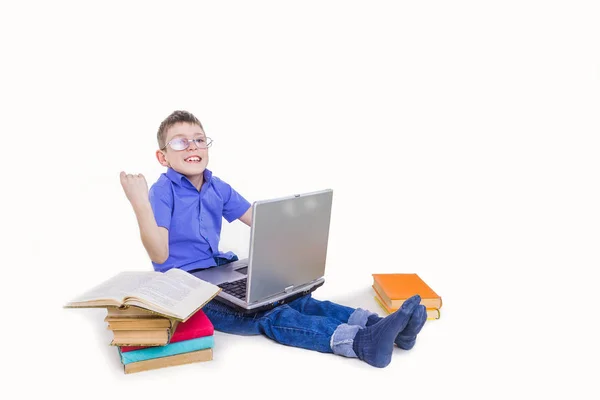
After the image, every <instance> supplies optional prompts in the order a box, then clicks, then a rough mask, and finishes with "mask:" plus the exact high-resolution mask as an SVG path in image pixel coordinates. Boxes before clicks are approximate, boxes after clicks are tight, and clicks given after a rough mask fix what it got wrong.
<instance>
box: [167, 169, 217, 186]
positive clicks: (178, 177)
mask: <svg viewBox="0 0 600 400" xmlns="http://www.w3.org/2000/svg"><path fill="white" fill-rule="evenodd" d="M203 175H204V182H205V183H209V182H210V180H211V179H212V171H210V170H209V169H205V170H204V174H203ZM167 178H169V179H170V180H171V182H173V183H176V184H178V185H179V186H181V185H182V184H183V180H184V179H185V180H186V181H187V182H188V183H189V184H190V185H191V184H192V183H191V182H190V180H189V179H188V178H186V176H185V175H183V174H180V173H179V172H177V171H175V170H174V169H173V168H169V169H167Z"/></svg>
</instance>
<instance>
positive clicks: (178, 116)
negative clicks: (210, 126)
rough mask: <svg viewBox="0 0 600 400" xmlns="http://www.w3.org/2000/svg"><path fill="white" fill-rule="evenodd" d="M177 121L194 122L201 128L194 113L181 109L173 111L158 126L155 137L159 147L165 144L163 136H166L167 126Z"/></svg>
mask: <svg viewBox="0 0 600 400" xmlns="http://www.w3.org/2000/svg"><path fill="white" fill-rule="evenodd" d="M179 122H187V123H188V124H196V125H198V126H200V128H202V124H201V123H200V121H199V120H198V118H196V117H195V116H194V114H192V113H190V112H187V111H182V110H177V111H173V112H172V113H171V115H169V116H168V117H167V118H165V120H164V121H163V122H161V123H160V126H159V127H158V133H157V134H156V139H157V140H158V148H159V149H162V148H163V147H165V144H166V143H165V136H166V134H167V131H168V130H169V128H170V127H172V126H173V125H175V124H177V123H179ZM202 130H204V128H202Z"/></svg>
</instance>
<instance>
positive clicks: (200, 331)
mask: <svg viewBox="0 0 600 400" xmlns="http://www.w3.org/2000/svg"><path fill="white" fill-rule="evenodd" d="M214 332H215V328H214V327H213V324H212V322H210V320H209V319H208V317H207V316H206V314H204V312H203V311H202V310H198V311H197V312H196V313H195V314H194V315H192V316H191V317H190V319H188V320H187V321H185V322H180V323H179V324H178V325H177V328H175V333H173V337H172V338H171V341H170V342H169V343H175V342H182V341H184V340H190V339H196V338H200V337H204V336H212V335H213V334H214ZM147 347H149V346H121V347H120V348H121V352H123V353H125V352H127V351H133V350H140V349H145V348H147Z"/></svg>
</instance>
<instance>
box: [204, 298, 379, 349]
mask: <svg viewBox="0 0 600 400" xmlns="http://www.w3.org/2000/svg"><path fill="white" fill-rule="evenodd" d="M202 310H203V311H204V312H205V313H206V315H207V316H208V318H209V319H210V320H211V322H212V323H213V325H214V327H215V329H216V330H218V331H222V332H226V333H233V334H237V335H260V334H262V335H265V336H267V337H268V338H271V339H273V340H274V341H276V342H278V343H281V344H285V345H288V346H294V347H301V348H303V349H308V350H316V351H320V352H322V353H336V354H340V355H345V356H347V357H356V354H354V351H353V350H352V342H353V339H354V336H355V335H356V332H357V331H358V329H359V328H360V327H364V326H365V324H366V321H367V318H368V317H369V315H371V314H372V313H370V312H369V311H367V310H363V309H360V308H359V309H354V308H351V307H346V306H343V305H340V304H336V303H333V302H330V301H319V300H316V299H313V298H312V296H311V295H310V294H307V295H305V296H302V297H300V298H298V299H296V300H294V301H292V302H290V303H288V304H283V305H280V306H277V307H275V308H273V309H271V310H267V311H261V312H257V313H254V314H242V313H240V312H238V311H236V310H235V309H233V308H232V307H229V306H227V305H225V304H223V303H220V302H218V301H217V300H212V301H211V302H209V303H208V304H206V305H205V306H204V307H203V308H202ZM349 322H350V324H349Z"/></svg>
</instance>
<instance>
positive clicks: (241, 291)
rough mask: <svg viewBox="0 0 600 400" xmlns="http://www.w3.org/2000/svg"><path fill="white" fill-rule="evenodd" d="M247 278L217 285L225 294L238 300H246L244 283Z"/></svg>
mask: <svg viewBox="0 0 600 400" xmlns="http://www.w3.org/2000/svg"><path fill="white" fill-rule="evenodd" d="M247 280H248V279H247V278H244V279H240V280H239V281H234V282H225V283H221V284H220V285H218V286H219V287H220V288H221V289H223V291H224V292H225V293H228V294H230V295H232V296H234V297H237V298H238V299H241V300H245V299H246V282H247Z"/></svg>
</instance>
